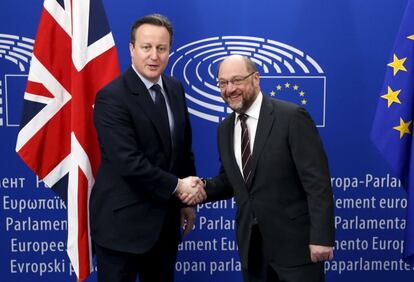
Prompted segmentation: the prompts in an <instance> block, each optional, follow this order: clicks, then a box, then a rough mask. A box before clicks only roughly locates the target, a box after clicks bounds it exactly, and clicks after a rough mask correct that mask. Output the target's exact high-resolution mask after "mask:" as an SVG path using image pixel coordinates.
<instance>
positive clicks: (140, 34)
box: [90, 14, 205, 282]
mask: <svg viewBox="0 0 414 282" xmlns="http://www.w3.org/2000/svg"><path fill="white" fill-rule="evenodd" d="M171 41H172V27H171V24H170V22H169V21H168V19H167V18H165V17H164V16H162V15H159V14H153V15H148V16H145V17H143V18H141V19H139V20H137V21H136V22H135V23H134V24H133V26H132V28H131V41H130V44H129V48H130V53H131V58H132V66H131V67H130V68H129V69H128V70H127V71H126V72H125V73H124V74H122V75H121V76H120V77H118V78H117V79H115V80H114V81H112V82H111V83H109V84H108V85H107V86H105V87H104V88H103V89H102V90H100V91H99V93H98V94H97V97H96V102H95V108H94V121H95V126H96V130H97V133H98V138H99V144H100V149H101V165H100V167H99V170H98V172H97V176H96V182H95V185H94V187H93V189H92V193H91V197H90V222H91V235H92V239H93V241H94V246H95V251H96V257H97V268H98V280H99V281H108V282H109V281H110V282H115V281H131V282H132V281H135V280H136V277H137V275H138V276H139V279H140V281H141V282H156V281H162V282H170V281H173V280H174V266H175V260H176V254H177V247H178V243H179V240H180V235H181V234H180V219H184V220H187V229H186V232H188V231H189V230H191V228H192V225H193V222H194V218H195V211H194V209H193V208H189V207H185V206H184V205H182V204H181V202H180V201H179V200H178V198H177V197H176V195H177V194H180V193H183V192H186V193H190V194H192V196H193V197H194V198H195V199H198V200H202V199H203V198H204V197H205V194H204V195H203V194H202V193H203V191H201V189H198V188H197V187H193V186H195V185H194V181H195V178H185V179H182V178H184V177H187V176H189V175H195V173H196V172H195V167H194V158H193V153H192V149H191V127H190V121H189V116H188V111H187V108H186V103H185V97H184V90H183V87H182V85H181V84H180V83H179V82H178V81H177V80H175V79H173V78H171V77H168V76H166V75H163V74H162V73H163V71H164V69H165V67H166V66H167V63H168V56H169V50H170V46H171ZM180 210H181V213H182V214H181V215H180Z"/></svg>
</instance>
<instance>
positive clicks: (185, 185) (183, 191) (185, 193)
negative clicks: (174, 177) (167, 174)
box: [176, 176, 207, 205]
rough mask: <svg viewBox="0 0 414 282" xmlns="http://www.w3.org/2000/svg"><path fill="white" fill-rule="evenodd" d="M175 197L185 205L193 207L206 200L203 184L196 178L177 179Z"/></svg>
mask: <svg viewBox="0 0 414 282" xmlns="http://www.w3.org/2000/svg"><path fill="white" fill-rule="evenodd" d="M176 195H177V197H178V198H179V199H180V200H181V201H182V202H183V203H184V204H186V205H195V204H198V203H201V202H203V201H205V200H206V199H207V194H206V191H205V190H204V183H203V181H202V180H201V179H200V178H198V177H196V176H189V177H186V178H184V179H178V186H177V191H176Z"/></svg>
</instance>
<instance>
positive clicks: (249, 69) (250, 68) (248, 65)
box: [217, 56, 257, 77]
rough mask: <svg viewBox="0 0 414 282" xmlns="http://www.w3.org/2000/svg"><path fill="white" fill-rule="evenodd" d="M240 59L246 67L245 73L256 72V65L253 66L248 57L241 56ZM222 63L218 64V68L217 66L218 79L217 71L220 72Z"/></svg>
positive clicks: (253, 63)
mask: <svg viewBox="0 0 414 282" xmlns="http://www.w3.org/2000/svg"><path fill="white" fill-rule="evenodd" d="M241 57H242V58H243V61H244V63H245V65H246V69H247V72H249V73H252V72H257V67H256V64H255V62H253V61H252V59H250V58H249V57H246V56H241ZM223 61H224V60H223ZM223 61H220V62H219V63H218V66H217V77H218V74H219V71H220V66H221V63H222V62H223Z"/></svg>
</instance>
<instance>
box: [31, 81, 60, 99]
mask: <svg viewBox="0 0 414 282" xmlns="http://www.w3.org/2000/svg"><path fill="white" fill-rule="evenodd" d="M26 92H27V93H30V94H34V95H37V96H43V97H47V98H54V96H53V95H52V93H50V91H49V90H47V89H46V87H45V86H44V85H43V84H41V83H38V82H33V81H30V80H28V81H27V85H26Z"/></svg>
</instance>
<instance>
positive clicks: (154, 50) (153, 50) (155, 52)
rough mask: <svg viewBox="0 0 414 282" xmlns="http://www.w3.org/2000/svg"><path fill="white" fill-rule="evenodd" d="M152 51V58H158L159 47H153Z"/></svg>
mask: <svg viewBox="0 0 414 282" xmlns="http://www.w3.org/2000/svg"><path fill="white" fill-rule="evenodd" d="M150 52H151V53H150V57H151V59H153V60H156V59H157V58H158V52H157V48H152V49H151V51H150Z"/></svg>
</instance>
